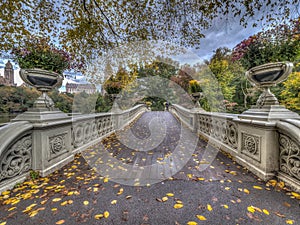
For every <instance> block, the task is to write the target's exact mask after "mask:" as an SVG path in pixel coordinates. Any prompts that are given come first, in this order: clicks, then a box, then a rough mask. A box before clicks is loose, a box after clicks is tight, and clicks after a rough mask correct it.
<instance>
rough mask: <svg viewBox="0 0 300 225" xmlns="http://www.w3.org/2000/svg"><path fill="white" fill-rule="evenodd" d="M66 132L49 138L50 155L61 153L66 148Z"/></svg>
mask: <svg viewBox="0 0 300 225" xmlns="http://www.w3.org/2000/svg"><path fill="white" fill-rule="evenodd" d="M65 136H66V134H59V135H55V136H52V137H50V138H49V147H50V156H53V155H57V154H60V153H61V152H62V151H64V150H65V148H66V146H65Z"/></svg>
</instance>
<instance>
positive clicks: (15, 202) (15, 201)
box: [11, 199, 20, 205]
mask: <svg viewBox="0 0 300 225" xmlns="http://www.w3.org/2000/svg"><path fill="white" fill-rule="evenodd" d="M18 202H20V199H15V200H13V201H12V202H11V205H15V204H17V203H18Z"/></svg>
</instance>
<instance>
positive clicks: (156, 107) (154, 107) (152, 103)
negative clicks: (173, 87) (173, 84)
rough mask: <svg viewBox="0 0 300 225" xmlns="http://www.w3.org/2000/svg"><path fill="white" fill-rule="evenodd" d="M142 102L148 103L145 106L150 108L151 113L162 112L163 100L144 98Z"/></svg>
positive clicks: (163, 107) (163, 108)
mask: <svg viewBox="0 0 300 225" xmlns="http://www.w3.org/2000/svg"><path fill="white" fill-rule="evenodd" d="M143 101H144V102H146V103H148V104H147V105H148V106H149V107H150V109H151V111H164V110H165V105H164V103H165V102H166V100H165V99H162V98H159V97H146V98H144V99H143Z"/></svg>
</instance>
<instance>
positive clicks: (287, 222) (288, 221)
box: [285, 220, 294, 224]
mask: <svg viewBox="0 0 300 225" xmlns="http://www.w3.org/2000/svg"><path fill="white" fill-rule="evenodd" d="M285 222H286V224H294V220H286V221H285Z"/></svg>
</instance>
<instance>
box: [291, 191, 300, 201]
mask: <svg viewBox="0 0 300 225" xmlns="http://www.w3.org/2000/svg"><path fill="white" fill-rule="evenodd" d="M291 194H292V195H293V196H294V197H295V198H297V199H300V194H298V193H296V192H292V193H291Z"/></svg>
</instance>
